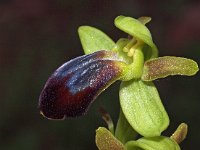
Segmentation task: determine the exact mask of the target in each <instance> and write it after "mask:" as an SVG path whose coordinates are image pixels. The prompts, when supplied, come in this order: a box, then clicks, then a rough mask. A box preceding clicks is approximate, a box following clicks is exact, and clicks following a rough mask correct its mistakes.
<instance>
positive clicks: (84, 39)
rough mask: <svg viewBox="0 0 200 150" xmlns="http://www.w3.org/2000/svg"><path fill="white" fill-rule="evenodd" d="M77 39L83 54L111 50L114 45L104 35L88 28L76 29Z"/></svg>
mask: <svg viewBox="0 0 200 150" xmlns="http://www.w3.org/2000/svg"><path fill="white" fill-rule="evenodd" d="M78 34H79V38H80V40H81V44H82V47H83V50H84V53H85V54H90V53H93V52H96V51H99V50H111V49H112V48H113V47H114V46H115V43H114V42H113V40H112V39H111V38H110V37H108V35H106V34H105V33H103V32H102V31H100V30H99V29H96V28H94V27H90V26H81V27H79V28H78Z"/></svg>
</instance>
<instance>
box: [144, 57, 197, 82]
mask: <svg viewBox="0 0 200 150" xmlns="http://www.w3.org/2000/svg"><path fill="white" fill-rule="evenodd" d="M198 70H199V68H198V65H197V63H196V62H195V61H193V60H191V59H187V58H183V57H174V56H164V57H158V58H155V59H150V60H148V61H146V62H145V64H144V69H143V75H142V80H144V81H152V80H155V79H158V78H165V77H167V76H169V75H186V76H192V75H195V74H196V73H197V71H198Z"/></svg>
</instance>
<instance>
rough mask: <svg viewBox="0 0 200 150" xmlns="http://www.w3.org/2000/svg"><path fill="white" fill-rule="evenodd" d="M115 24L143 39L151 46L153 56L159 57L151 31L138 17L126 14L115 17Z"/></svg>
mask: <svg viewBox="0 0 200 150" xmlns="http://www.w3.org/2000/svg"><path fill="white" fill-rule="evenodd" d="M115 26H116V27H117V28H119V29H120V30H122V31H124V32H126V33H128V34H129V35H132V36H133V37H135V38H136V39H138V40H140V41H143V42H144V43H146V44H147V45H149V46H150V47H151V50H152V58H153V57H157V55H158V50H157V47H156V45H155V44H154V43H153V41H152V37H151V33H150V31H149V30H148V28H147V27H146V26H145V25H144V24H142V22H140V21H139V20H137V19H134V18H131V17H125V16H118V17H117V18H116V19H115Z"/></svg>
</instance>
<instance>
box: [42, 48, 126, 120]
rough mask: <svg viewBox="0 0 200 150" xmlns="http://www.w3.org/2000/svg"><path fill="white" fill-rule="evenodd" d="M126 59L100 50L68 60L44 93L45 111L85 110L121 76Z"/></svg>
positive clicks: (57, 115) (56, 115) (60, 115)
mask: <svg viewBox="0 0 200 150" xmlns="http://www.w3.org/2000/svg"><path fill="white" fill-rule="evenodd" d="M122 63H123V62H121V61H119V60H118V59H117V56H116V53H114V52H111V51H98V52H95V53H93V54H89V55H84V56H80V57H77V58H75V59H72V60H71V61H69V62H66V63H64V64H63V65H62V66H61V67H59V68H58V69H57V70H56V71H55V72H54V73H53V74H52V75H51V76H50V78H49V79H48V80H47V82H46V84H45V86H44V88H43V90H42V92H41V94H40V98H39V108H40V111H41V114H42V115H44V116H45V117H47V118H49V119H64V118H65V117H77V116H81V115H83V114H85V113H86V111H87V109H88V107H89V105H90V104H91V103H92V102H93V100H94V99H95V98H96V97H97V96H98V95H99V94H100V93H101V92H102V91H103V90H104V89H105V88H106V87H108V86H109V85H110V84H112V83H113V82H114V81H116V80H117V79H119V77H120V75H121V72H122V69H121V64H122Z"/></svg>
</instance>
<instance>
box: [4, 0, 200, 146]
mask: <svg viewBox="0 0 200 150" xmlns="http://www.w3.org/2000/svg"><path fill="white" fill-rule="evenodd" d="M118 15H127V16H132V17H135V18H138V17H140V16H144V15H146V16H151V17H152V18H153V20H152V21H151V23H150V24H148V27H149V28H150V30H151V32H152V35H153V39H154V41H155V43H156V44H157V46H158V48H159V50H160V56H163V55H176V56H183V57H184V56H185V57H188V58H192V59H194V60H196V61H197V62H198V64H200V57H199V56H200V2H199V1H195V0H176V1H174V0H165V1H156V0H152V1H148V0H146V1H145V0H127V1H123V0H115V1H109V0H77V1H76V0H73V1H72V0H0V81H1V82H0V150H43V149H48V150H88V149H97V148H96V146H95V142H94V137H95V129H97V128H98V126H106V125H105V123H104V122H103V120H102V119H101V116H100V114H99V113H98V109H99V107H100V106H103V107H104V108H105V109H106V110H107V111H108V112H109V113H110V114H111V116H112V118H113V120H114V122H115V123H116V121H117V117H118V113H119V102H118V87H119V82H118V83H115V84H114V85H112V86H111V87H110V88H109V89H108V90H106V91H105V92H104V93H103V94H101V95H100V96H99V97H98V99H97V100H96V101H95V103H93V105H92V107H91V109H90V110H89V112H88V114H87V115H86V116H83V117H80V118H76V119H67V120H65V121H49V120H47V119H45V118H43V117H42V116H41V115H40V114H39V110H38V108H37V104H38V97H39V94H40V91H41V89H42V88H43V86H44V84H45V82H46V80H47V78H48V77H49V75H50V74H51V73H52V72H53V71H54V70H55V69H56V68H57V67H58V66H59V65H61V64H62V63H64V62H66V61H68V60H70V59H72V58H74V57H76V56H79V55H82V54H83V51H82V48H81V45H80V41H79V38H78V34H77V28H78V27H79V26H80V25H91V26H95V27H97V28H99V29H101V30H103V31H104V32H106V33H107V34H109V35H110V36H111V37H112V38H113V39H114V40H115V41H116V40H117V39H118V38H120V37H126V36H127V35H126V34H124V33H123V32H121V31H119V30H118V29H117V28H115V27H114V24H113V20H114V18H115V17H116V16H118ZM199 77H200V74H199V73H198V74H197V75H196V76H194V77H180V76H179V77H168V78H166V79H160V80H157V81H156V82H155V83H156V85H157V87H158V90H159V92H160V96H161V98H162V101H163V103H164V105H165V106H166V109H167V111H168V113H169V116H170V119H171V123H170V126H169V128H168V130H167V131H165V132H164V133H163V134H164V135H170V134H171V133H172V132H173V131H174V130H175V128H176V127H177V126H178V124H180V123H181V122H186V123H188V125H189V134H188V137H187V139H186V140H185V141H184V142H183V143H182V144H181V147H182V149H183V150H192V149H198V147H199V137H200V130H199V127H200V112H199V111H200V78H199Z"/></svg>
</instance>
